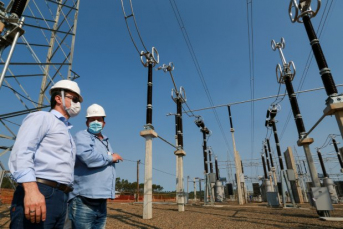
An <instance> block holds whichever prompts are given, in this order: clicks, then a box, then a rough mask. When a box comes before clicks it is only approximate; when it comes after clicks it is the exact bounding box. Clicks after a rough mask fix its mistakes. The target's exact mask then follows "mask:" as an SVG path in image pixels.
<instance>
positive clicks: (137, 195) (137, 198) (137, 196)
mask: <svg viewBox="0 0 343 229" xmlns="http://www.w3.org/2000/svg"><path fill="white" fill-rule="evenodd" d="M139 163H141V160H138V161H137V193H136V202H138V201H139Z"/></svg>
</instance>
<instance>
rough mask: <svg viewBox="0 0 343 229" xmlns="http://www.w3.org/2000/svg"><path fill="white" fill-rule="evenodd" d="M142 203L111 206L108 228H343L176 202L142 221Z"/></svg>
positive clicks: (3, 216) (312, 219)
mask: <svg viewBox="0 0 343 229" xmlns="http://www.w3.org/2000/svg"><path fill="white" fill-rule="evenodd" d="M8 209H9V205H1V206H0V228H8V227H9V222H10V219H9V210H8ZM142 214H143V205H142V203H108V218H107V225H106V228H152V229H159V228H240V229H248V228H249V229H250V228H343V221H341V222H332V221H323V220H320V219H319V218H318V215H317V213H316V211H315V209H314V208H311V207H310V206H309V205H308V204H302V205H301V207H300V208H270V207H267V206H266V204H264V203H250V204H246V205H243V206H238V205H237V204H235V203H224V204H222V203H216V205H214V206H204V205H203V203H196V204H188V205H186V206H185V211H184V212H178V208H177V205H176V204H175V203H154V204H153V212H152V214H153V218H152V219H150V220H143V219H142ZM331 216H332V217H343V205H342V204H340V205H334V211H332V212H331Z"/></svg>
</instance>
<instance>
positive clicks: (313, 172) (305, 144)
mask: <svg viewBox="0 0 343 229" xmlns="http://www.w3.org/2000/svg"><path fill="white" fill-rule="evenodd" d="M312 142H313V138H305V139H302V140H299V141H298V142H297V143H298V146H302V147H303V148H304V152H305V156H306V160H307V165H308V168H309V170H310V176H311V178H312V185H313V187H321V185H320V181H319V178H318V173H317V169H316V166H315V165H314V161H313V157H312V154H311V150H310V144H311V143H312Z"/></svg>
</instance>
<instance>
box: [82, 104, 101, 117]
mask: <svg viewBox="0 0 343 229" xmlns="http://www.w3.org/2000/svg"><path fill="white" fill-rule="evenodd" d="M105 116H106V113H105V110H104V108H102V106H100V105H98V104H95V103H94V104H92V105H90V106H89V107H88V108H87V115H86V118H89V117H105Z"/></svg>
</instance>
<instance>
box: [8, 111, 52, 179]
mask: <svg viewBox="0 0 343 229" xmlns="http://www.w3.org/2000/svg"><path fill="white" fill-rule="evenodd" d="M48 119H49V117H48V115H46V114H45V113H43V112H35V113H33V114H29V115H28V116H27V117H26V118H25V119H24V120H23V123H22V125H21V127H20V128H19V132H18V134H17V138H16V141H15V143H14V146H13V149H12V152H11V155H10V158H9V161H8V167H9V169H10V171H11V173H12V175H13V177H14V178H15V180H16V181H17V182H18V183H25V182H32V181H36V175H35V167H34V158H35V153H36V150H37V148H38V147H39V144H40V142H41V141H42V139H43V138H44V136H45V135H46V133H47V132H48V130H49V123H50V122H49V120H48Z"/></svg>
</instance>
